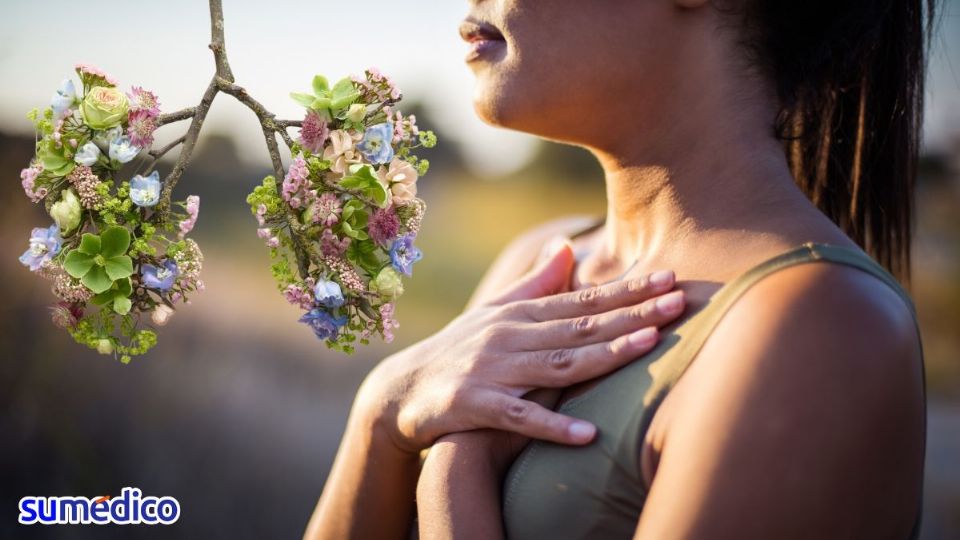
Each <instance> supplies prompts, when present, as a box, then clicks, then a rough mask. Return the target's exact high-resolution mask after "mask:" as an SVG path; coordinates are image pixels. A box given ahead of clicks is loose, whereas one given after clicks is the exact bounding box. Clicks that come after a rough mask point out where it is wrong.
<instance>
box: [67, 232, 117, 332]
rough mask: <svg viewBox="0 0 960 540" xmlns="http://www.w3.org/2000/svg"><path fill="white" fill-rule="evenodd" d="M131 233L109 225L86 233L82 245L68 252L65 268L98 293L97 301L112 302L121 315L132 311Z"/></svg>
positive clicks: (95, 300)
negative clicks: (100, 231) (100, 230)
mask: <svg viewBox="0 0 960 540" xmlns="http://www.w3.org/2000/svg"><path fill="white" fill-rule="evenodd" d="M128 247H130V233H129V232H127V230H126V229H125V228H123V227H110V228H108V229H106V230H105V231H103V233H102V234H100V236H97V235H95V234H90V233H87V234H84V235H83V238H81V240H80V246H79V247H78V248H77V249H74V250H73V251H71V252H70V253H67V257H66V259H64V262H63V268H64V270H66V271H67V273H68V274H70V275H71V276H73V277H75V278H77V279H79V280H80V282H81V283H83V285H84V286H85V287H87V288H88V289H90V290H91V291H93V292H94V293H96V295H97V296H95V297H94V298H93V302H94V303H95V304H100V305H103V304H107V303H112V304H113V310H114V311H116V312H117V313H119V314H121V315H125V314H127V313H129V312H130V307H131V302H130V298H129V297H130V293H131V292H132V287H131V283H130V276H131V275H133V260H131V259H130V257H128V256H127V255H126V252H127V248H128Z"/></svg>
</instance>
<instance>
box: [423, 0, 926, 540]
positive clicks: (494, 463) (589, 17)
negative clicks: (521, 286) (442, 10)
mask: <svg viewBox="0 0 960 540" xmlns="http://www.w3.org/2000/svg"><path fill="white" fill-rule="evenodd" d="M470 7H471V12H470V17H471V18H474V19H477V20H482V21H486V22H489V23H491V24H493V25H494V26H496V27H497V28H499V29H500V31H501V32H502V33H503V35H504V38H505V40H504V42H503V43H502V44H500V45H496V46H495V47H501V48H500V49H494V50H496V51H497V52H498V54H495V55H494V54H490V55H484V56H483V57H481V58H473V59H472V61H471V62H470V65H471V68H472V69H473V70H474V73H475V74H476V76H477V87H476V95H475V105H476V109H477V112H478V114H479V115H480V116H481V117H482V118H484V119H486V120H487V121H489V122H491V123H494V124H496V125H501V126H504V127H508V128H512V129H518V130H523V131H528V132H531V133H534V134H537V135H540V136H543V137H546V138H550V139H554V140H558V141H563V142H568V143H573V144H578V145H581V146H584V147H586V148H588V149H590V150H591V151H592V152H593V153H594V155H595V156H596V157H597V158H598V160H599V161H600V163H601V164H602V165H603V167H604V170H605V173H606V175H605V176H606V186H607V195H608V212H607V221H606V225H605V226H604V227H603V228H602V229H601V230H599V231H598V232H597V233H596V234H593V235H590V236H589V237H587V238H584V239H582V240H581V243H582V244H583V246H581V247H582V248H583V249H586V250H588V251H589V252H590V255H589V256H588V257H587V258H586V260H584V261H583V262H582V263H581V264H580V265H578V268H577V269H576V275H575V276H574V279H573V287H574V288H577V287H580V286H586V285H587V284H589V283H591V282H600V281H603V280H604V279H607V278H609V277H610V276H612V275H616V274H617V272H619V271H621V270H622V269H623V268H624V267H626V266H627V265H628V264H629V263H630V262H631V261H633V260H634V259H637V260H638V264H637V268H638V269H639V270H640V271H641V272H642V271H644V270H646V269H649V268H656V267H667V268H673V269H675V270H676V274H677V277H678V288H679V289H680V290H683V291H684V292H685V293H686V303H687V306H688V308H687V312H686V313H685V315H684V316H685V317H686V316H689V315H690V314H692V313H694V312H696V311H697V310H698V309H699V308H700V307H702V306H703V304H704V303H705V301H706V300H707V299H708V298H709V296H710V295H711V294H712V293H713V292H715V291H716V290H717V289H718V288H719V287H720V286H721V285H722V284H723V283H726V282H728V281H729V280H731V279H733V278H735V277H736V276H738V275H740V274H741V273H742V272H743V271H745V270H747V269H748V268H750V267H752V266H754V265H756V264H758V263H759V262H761V261H763V260H766V259H769V258H770V257H773V256H775V255H777V254H779V253H782V252H784V251H786V250H788V249H791V248H793V247H796V246H798V245H799V244H801V243H803V242H806V241H815V242H823V243H828V244H834V245H840V246H846V247H854V245H853V243H852V242H851V241H850V240H849V239H848V238H847V237H846V235H845V234H844V233H843V232H842V231H841V230H839V229H838V228H837V227H836V226H835V225H834V224H833V223H831V222H830V221H829V220H828V219H827V218H826V217H825V216H824V215H822V214H821V213H820V212H819V211H818V210H817V209H816V208H815V207H814V206H813V205H812V204H811V203H810V202H809V201H808V200H807V198H806V197H805V196H804V195H803V194H802V193H801V192H800V191H799V190H798V189H797V188H796V187H795V185H794V183H793V179H792V178H791V176H790V172H789V169H788V167H787V163H786V160H785V156H784V153H783V150H782V147H781V146H780V144H779V141H777V140H776V139H775V138H774V137H773V130H772V125H773V120H774V115H775V113H776V100H775V98H774V97H773V96H774V94H773V92H772V90H771V86H772V85H771V84H770V81H768V80H766V79H765V78H764V77H763V76H762V75H761V74H759V73H757V72H756V71H755V70H753V69H751V68H750V66H749V65H748V64H747V63H746V61H745V56H744V54H743V51H742V50H741V49H740V47H739V46H738V43H737V39H738V38H739V36H738V35H737V28H736V22H735V21H734V20H732V19H727V18H725V17H726V15H723V14H721V13H720V12H719V11H717V10H716V8H715V7H714V6H713V5H712V4H711V3H709V2H707V1H697V0H675V1H670V0H651V1H648V2H631V1H628V0H624V1H610V2H605V3H604V7H603V9H596V6H594V5H591V4H590V3H585V2H576V1H575V0H557V1H555V2H536V1H534V0H485V1H484V0H481V1H472V2H470ZM623 51H629V54H623V53H622V52H623ZM596 59H610V61H597V60H596ZM611 96H629V99H619V100H618V99H611ZM586 111H589V116H588V115H587V114H586ZM505 257H509V253H508V254H506V255H505ZM510 266H511V263H510V261H509V259H506V260H502V261H499V262H498V263H497V264H496V265H495V269H498V268H509V267H510ZM508 274H509V272H507V271H506V270H503V272H502V274H500V275H502V276H504V278H506V276H507V275H508ZM496 286H497V285H490V284H485V287H487V288H488V289H493V288H496ZM482 290H483V289H482ZM921 366H922V359H921V352H920V343H919V337H918V335H917V331H916V328H915V326H914V321H913V318H912V317H911V315H910V312H909V310H908V307H907V305H906V304H905V303H904V302H903V301H902V299H900V298H899V297H898V296H897V295H896V294H895V293H894V291H892V290H891V289H890V288H889V287H887V286H886V285H884V284H882V283H881V282H880V281H878V280H877V279H875V278H873V277H872V276H870V275H868V274H866V273H864V272H861V271H859V270H856V269H853V268H848V267H844V266H841V265H832V264H808V265H801V266H797V267H792V268H789V269H786V270H782V271H780V272H777V273H776V274H774V275H772V276H770V277H768V278H766V279H764V280H762V281H761V282H760V283H759V284H757V285H756V286H754V287H753V288H751V289H750V290H749V291H748V292H747V293H745V294H744V295H743V296H742V297H741V298H740V299H739V300H738V301H737V302H736V303H735V304H734V306H733V307H732V308H731V310H730V311H729V312H728V313H727V314H726V316H725V317H724V318H723V320H722V321H721V323H720V325H719V326H718V327H717V328H716V330H715V331H714V332H713V334H711V336H710V338H709V339H708V340H707V342H706V343H705V345H704V347H703V348H702V349H701V350H700V351H699V353H698V354H697V356H696V358H695V359H694V362H693V363H692V365H691V367H690V368H689V370H688V371H687V373H686V374H685V375H684V377H683V378H682V379H681V380H680V381H679V383H678V384H677V386H676V387H675V389H674V390H673V391H672V392H671V393H670V394H669V395H668V396H667V398H666V399H665V401H664V402H663V404H662V405H661V407H660V408H659V409H658V412H657V413H656V415H655V417H654V419H653V423H652V425H651V427H650V429H649V430H648V432H647V434H646V436H645V440H644V448H643V451H642V453H641V455H640V456H637V458H638V460H640V463H641V465H642V468H643V471H644V476H645V481H646V483H647V487H648V488H649V495H648V497H647V499H646V502H645V506H644V511H643V513H642V517H641V519H640V520H639V523H638V524H637V529H636V535H635V538H638V539H674V538H677V539H681V538H682V539H693V538H709V539H714V538H740V539H753V538H756V539H765V538H784V539H790V538H904V537H906V536H907V534H908V532H909V531H910V528H911V526H912V524H913V521H914V519H915V517H916V511H917V507H918V501H919V497H920V489H921V488H920V486H921V478H922V464H923V440H924V415H923V414H924V413H923V399H924V398H923V392H922V371H921V370H922V367H921ZM580 388H582V385H581V386H580ZM576 392H577V388H573V389H570V390H568V391H567V395H570V394H574V393H576ZM522 445H523V440H522V439H521V440H518V437H517V436H516V435H511V434H505V433H503V432H499V431H496V430H479V431H473V432H464V433H455V434H451V435H447V436H444V437H442V438H440V439H439V441H438V442H437V444H435V445H434V447H433V449H432V451H431V452H430V454H429V456H428V457H427V459H426V462H425V463H424V466H423V471H422V473H421V476H420V478H419V483H418V497H417V499H418V511H419V518H420V533H421V537H423V538H451V537H456V538H498V537H502V536H503V531H502V525H501V519H500V501H499V500H498V497H499V488H500V480H501V478H502V474H503V472H504V471H505V469H506V468H507V467H508V466H509V464H510V463H511V461H512V460H513V458H514V457H515V455H516V453H517V452H518V451H519V449H520V448H522ZM747 516H749V517H748V519H745V517H747Z"/></svg>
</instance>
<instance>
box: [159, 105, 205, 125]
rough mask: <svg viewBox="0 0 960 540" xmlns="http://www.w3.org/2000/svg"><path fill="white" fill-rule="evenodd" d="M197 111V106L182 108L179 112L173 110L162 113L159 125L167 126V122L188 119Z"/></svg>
mask: <svg viewBox="0 0 960 540" xmlns="http://www.w3.org/2000/svg"><path fill="white" fill-rule="evenodd" d="M196 113H197V108H196V107H187V108H186V109H181V110H179V111H177V112H172V113H169V114H161V115H160V117H159V118H157V127H158V128H159V127H161V126H165V125H167V124H172V123H173V122H179V121H181V120H186V119H188V118H193V115H195V114H196Z"/></svg>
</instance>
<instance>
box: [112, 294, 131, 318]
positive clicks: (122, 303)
mask: <svg viewBox="0 0 960 540" xmlns="http://www.w3.org/2000/svg"><path fill="white" fill-rule="evenodd" d="M131 307H133V302H131V301H130V299H129V298H127V297H125V296H121V295H120V294H117V295H116V296H115V297H114V299H113V310H114V311H116V312H117V313H118V314H120V315H126V314H127V313H130V308H131Z"/></svg>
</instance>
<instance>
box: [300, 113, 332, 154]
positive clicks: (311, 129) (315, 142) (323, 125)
mask: <svg viewBox="0 0 960 540" xmlns="http://www.w3.org/2000/svg"><path fill="white" fill-rule="evenodd" d="M329 136H330V129H329V128H328V127H327V121H326V120H324V119H323V118H321V117H320V115H319V114H318V113H317V112H316V111H314V110H310V111H308V112H307V116H305V117H304V119H303V126H302V127H301V128H300V144H301V145H302V146H303V147H304V148H306V149H307V150H309V151H311V152H313V153H314V154H319V153H320V152H321V151H322V150H323V145H324V143H326V142H327V137H329Z"/></svg>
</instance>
